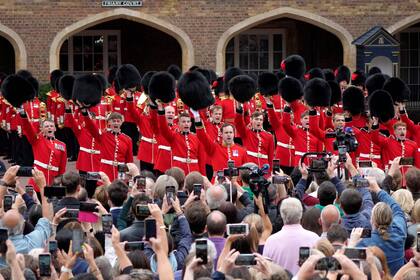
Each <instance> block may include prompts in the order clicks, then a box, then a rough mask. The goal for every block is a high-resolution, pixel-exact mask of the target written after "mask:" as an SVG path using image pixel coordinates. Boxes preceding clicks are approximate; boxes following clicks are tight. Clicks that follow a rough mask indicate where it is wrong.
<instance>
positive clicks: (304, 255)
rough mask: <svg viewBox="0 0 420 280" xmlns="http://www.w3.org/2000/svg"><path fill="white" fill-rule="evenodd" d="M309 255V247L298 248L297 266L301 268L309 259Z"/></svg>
mask: <svg viewBox="0 0 420 280" xmlns="http://www.w3.org/2000/svg"><path fill="white" fill-rule="evenodd" d="M310 254H311V248H309V247H300V248H299V266H302V264H303V263H304V262H305V261H306V260H307V259H308V258H309V255H310Z"/></svg>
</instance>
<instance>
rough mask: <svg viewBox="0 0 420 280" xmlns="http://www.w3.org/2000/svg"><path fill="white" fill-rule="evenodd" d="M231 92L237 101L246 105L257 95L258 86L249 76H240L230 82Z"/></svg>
mask: <svg viewBox="0 0 420 280" xmlns="http://www.w3.org/2000/svg"><path fill="white" fill-rule="evenodd" d="M225 82H226V81H225ZM229 91H230V93H231V94H232V96H233V98H235V100H236V101H238V102H241V103H244V102H247V101H249V100H251V99H252V97H253V96H254V95H255V93H256V91H257V84H256V83H255V81H254V79H252V78H251V77H250V76H248V75H238V76H235V77H234V78H232V79H231V80H230V81H229Z"/></svg>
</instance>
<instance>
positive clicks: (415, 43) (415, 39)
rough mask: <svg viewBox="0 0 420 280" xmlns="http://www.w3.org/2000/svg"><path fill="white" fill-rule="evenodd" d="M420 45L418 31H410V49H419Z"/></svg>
mask: <svg viewBox="0 0 420 280" xmlns="http://www.w3.org/2000/svg"><path fill="white" fill-rule="evenodd" d="M418 47H419V36H418V33H417V32H411V33H410V49H417V48H418Z"/></svg>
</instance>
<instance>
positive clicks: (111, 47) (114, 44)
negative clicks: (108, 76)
mask: <svg viewBox="0 0 420 280" xmlns="http://www.w3.org/2000/svg"><path fill="white" fill-rule="evenodd" d="M108 51H109V52H116V51H118V40H117V36H116V35H112V36H108ZM110 65H111V64H110Z"/></svg>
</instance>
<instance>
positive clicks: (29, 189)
mask: <svg viewBox="0 0 420 280" xmlns="http://www.w3.org/2000/svg"><path fill="white" fill-rule="evenodd" d="M25 192H26V193H27V194H28V195H29V196H30V197H32V196H33V195H34V188H33V187H32V186H26V187H25Z"/></svg>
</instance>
